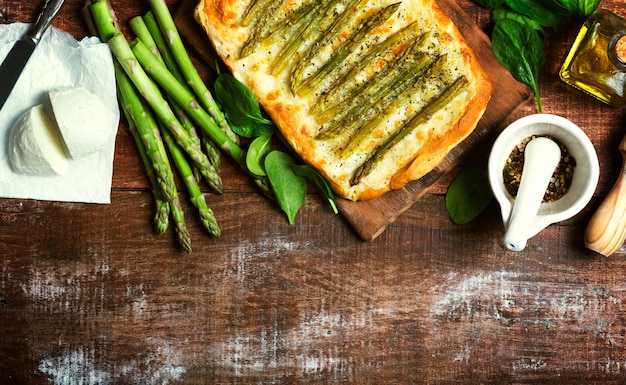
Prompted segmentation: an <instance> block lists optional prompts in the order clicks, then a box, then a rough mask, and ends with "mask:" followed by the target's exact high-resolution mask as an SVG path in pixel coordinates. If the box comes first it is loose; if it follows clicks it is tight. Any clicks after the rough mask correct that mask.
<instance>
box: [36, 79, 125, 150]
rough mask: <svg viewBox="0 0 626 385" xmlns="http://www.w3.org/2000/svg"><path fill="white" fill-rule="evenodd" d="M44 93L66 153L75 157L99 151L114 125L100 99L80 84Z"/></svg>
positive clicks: (112, 115) (109, 113)
mask: <svg viewBox="0 0 626 385" xmlns="http://www.w3.org/2000/svg"><path fill="white" fill-rule="evenodd" d="M48 96H49V97H50V104H51V105H52V112H53V113H54V119H55V120H56V123H57V125H58V127H59V132H60V133H61V138H62V139H63V142H64V143H65V146H66V148H67V152H68V154H69V155H70V156H71V157H72V158H73V159H79V158H82V157H85V156H87V155H90V154H93V153H95V152H98V151H100V150H101V149H102V147H103V146H104V145H105V144H106V143H107V142H108V140H109V138H110V137H111V134H112V132H113V131H114V130H115V128H116V125H115V122H114V116H115V115H114V114H113V113H112V112H111V111H110V110H109V109H108V108H107V106H106V105H105V104H104V102H103V101H102V100H101V99H100V98H99V97H98V96H96V95H95V94H93V93H92V92H91V91H89V90H88V89H86V88H84V87H69V88H62V89H55V90H51V91H50V92H48Z"/></svg>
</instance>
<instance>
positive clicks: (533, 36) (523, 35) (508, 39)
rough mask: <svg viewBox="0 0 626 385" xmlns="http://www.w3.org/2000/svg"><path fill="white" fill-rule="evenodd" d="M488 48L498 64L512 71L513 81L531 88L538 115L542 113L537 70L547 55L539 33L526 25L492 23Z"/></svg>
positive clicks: (502, 21) (518, 23) (509, 21)
mask: <svg viewBox="0 0 626 385" xmlns="http://www.w3.org/2000/svg"><path fill="white" fill-rule="evenodd" d="M491 45H492V48H493V53H494V54H495V56H496V58H497V59H498V61H499V62H500V64H502V65H503V66H504V67H505V68H506V69H508V70H509V71H511V74H512V75H513V76H514V77H515V79H517V80H519V81H520V82H523V83H525V84H527V85H528V86H530V87H531V88H532V89H533V92H534V93H535V98H536V99H537V107H538V108H539V112H543V106H542V104H541V97H540V95H539V69H540V68H541V67H542V66H543V64H544V63H545V61H546V54H545V52H544V49H543V39H542V38H541V37H540V35H539V33H537V31H535V30H534V29H533V28H532V27H530V26H529V25H528V24H522V23H520V22H518V21H515V20H513V19H504V20H500V21H498V22H497V23H496V24H495V26H494V28H493V33H492V35H491Z"/></svg>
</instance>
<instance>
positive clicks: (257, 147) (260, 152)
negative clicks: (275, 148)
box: [246, 134, 272, 176]
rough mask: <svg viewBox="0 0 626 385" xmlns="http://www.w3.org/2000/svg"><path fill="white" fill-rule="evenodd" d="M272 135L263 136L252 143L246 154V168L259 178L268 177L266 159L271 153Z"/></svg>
mask: <svg viewBox="0 0 626 385" xmlns="http://www.w3.org/2000/svg"><path fill="white" fill-rule="evenodd" d="M271 143H272V135H271V134H270V135H262V136H259V137H258V138H256V139H255V140H253V141H252V143H250V146H249V147H248V151H247V153H246V167H248V171H250V172H251V173H253V174H254V175H258V176H266V175H267V173H266V172H265V157H266V156H267V154H269V152H270V146H271Z"/></svg>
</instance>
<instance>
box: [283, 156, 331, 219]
mask: <svg viewBox="0 0 626 385" xmlns="http://www.w3.org/2000/svg"><path fill="white" fill-rule="evenodd" d="M293 171H294V172H295V173H296V175H300V176H302V177H305V178H306V179H308V180H309V182H311V183H312V184H313V185H314V186H315V188H316V189H317V191H318V192H319V193H320V195H321V196H322V197H323V198H324V199H325V200H326V201H327V202H328V204H330V207H331V208H332V209H333V212H334V213H335V214H338V213H339V209H338V208H337V203H336V202H335V196H334V194H333V190H332V189H331V188H330V186H329V185H328V182H326V179H324V177H322V175H320V173H319V172H317V170H315V169H314V168H313V167H311V166H309V165H306V164H302V165H294V166H293Z"/></svg>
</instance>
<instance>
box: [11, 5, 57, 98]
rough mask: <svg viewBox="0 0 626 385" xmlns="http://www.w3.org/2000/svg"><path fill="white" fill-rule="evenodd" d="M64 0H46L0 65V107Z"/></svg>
mask: <svg viewBox="0 0 626 385" xmlns="http://www.w3.org/2000/svg"><path fill="white" fill-rule="evenodd" d="M64 3H65V0H46V2H45V3H44V5H43V8H42V9H41V12H40V13H39V16H38V17H37V20H36V21H35V23H34V24H33V26H32V27H31V28H30V29H29V31H28V32H27V33H26V35H25V36H24V37H23V38H22V39H21V40H18V41H17V42H16V43H15V45H14V46H13V48H11V51H10V52H9V54H8V55H7V57H6V58H5V59H4V61H3V62H2V64H1V65H0V109H2V107H3V106H4V103H5V102H6V101H7V99H8V98H9V95H10V94H11V91H12V90H13V86H15V83H16V82H17V79H19V77H20V75H21V73H22V70H23V69H24V67H25V66H26V63H28V59H30V56H31V54H32V53H33V51H34V50H35V48H36V47H37V44H39V41H41V37H42V36H43V34H44V32H46V30H47V29H48V27H49V26H50V24H51V23H52V19H54V18H55V17H56V15H58V14H59V11H61V7H63V4H64Z"/></svg>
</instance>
